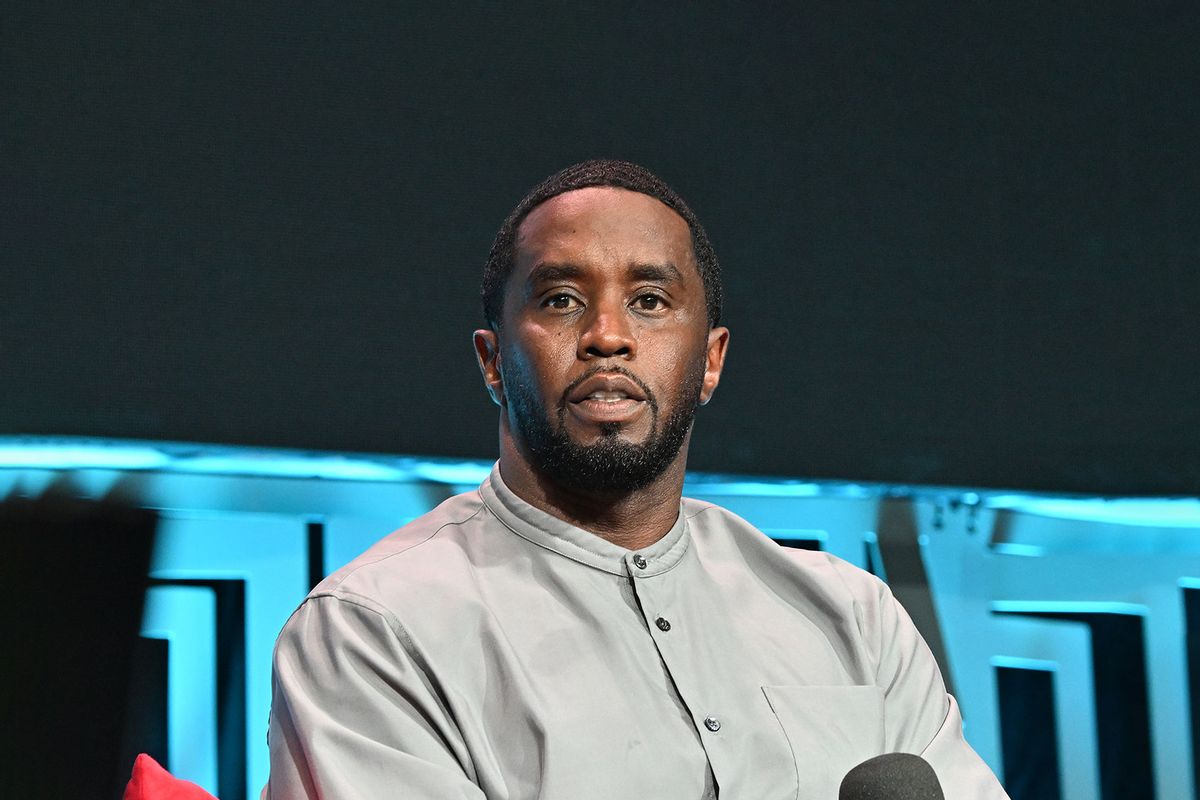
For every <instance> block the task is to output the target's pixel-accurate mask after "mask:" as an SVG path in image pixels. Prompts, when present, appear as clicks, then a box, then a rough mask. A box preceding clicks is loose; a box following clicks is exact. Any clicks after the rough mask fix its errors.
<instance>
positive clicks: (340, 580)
mask: <svg viewBox="0 0 1200 800" xmlns="http://www.w3.org/2000/svg"><path fill="white" fill-rule="evenodd" d="M479 500H480V505H479V508H477V509H475V510H474V511H472V512H471V513H470V515H468V516H466V517H464V518H463V519H458V520H450V521H448V522H444V523H442V524H441V525H439V526H437V527H436V528H434V530H433V531H432V532H431V533H430V534H429V535H428V536H426V537H425V538H424V539H421V540H420V541H416V542H413V543H412V544H410V545H408V546H407V547H404V548H403V549H400V550H397V551H396V552H394V553H388V554H386V555H381V556H379V557H378V558H376V559H374V560H372V561H367V562H365V563H362V564H359V565H358V566H356V567H355V568H354V569H352V570H350V571H349V572H347V573H346V574H345V575H342V576H341V577H339V578H338V580H337V583H335V584H334V585H333V586H332V587H330V588H329V589H326V590H325V591H323V592H322V594H326V593H330V592H332V591H334V590H338V591H345V592H346V593H347V594H354V593H353V592H351V591H349V590H342V589H341V586H342V585H343V584H344V583H345V582H346V581H348V580H350V578H351V577H352V576H353V575H354V573H356V572H358V571H359V570H360V569H364V568H366V567H371V566H374V565H376V564H382V563H383V562H384V561H387V560H388V559H389V558H393V557H395V556H401V555H404V554H405V553H407V552H408V551H410V550H413V549H415V548H417V547H420V546H421V545H423V544H425V543H426V542H428V541H429V540H430V539H432V538H433V537H435V536H437V535H438V534H439V533H441V532H442V531H443V530H445V529H446V528H449V527H451V526H453V525H465V524H467V523H468V522H470V521H471V520H472V519H474V518H475V517H476V516H477V515H478V514H479V512H481V511H482V510H483V509H484V508H485V507H486V506H487V503H486V502H484V501H483V496H482V495H480V498H479ZM488 510H489V511H490V510H491V509H488ZM409 524H411V523H409ZM312 596H314V597H316V596H320V595H312Z"/></svg>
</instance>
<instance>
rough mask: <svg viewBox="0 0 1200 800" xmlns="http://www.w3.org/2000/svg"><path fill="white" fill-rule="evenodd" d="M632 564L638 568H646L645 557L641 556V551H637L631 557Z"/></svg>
mask: <svg viewBox="0 0 1200 800" xmlns="http://www.w3.org/2000/svg"><path fill="white" fill-rule="evenodd" d="M633 565H634V566H635V567H637V568H638V569H645V568H646V559H644V558H642V554H641V553H638V554H636V555H635V556H634V557H633Z"/></svg>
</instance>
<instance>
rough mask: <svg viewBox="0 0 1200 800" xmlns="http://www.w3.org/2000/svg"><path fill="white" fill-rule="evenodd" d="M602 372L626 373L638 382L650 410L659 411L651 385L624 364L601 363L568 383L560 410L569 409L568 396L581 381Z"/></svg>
mask: <svg viewBox="0 0 1200 800" xmlns="http://www.w3.org/2000/svg"><path fill="white" fill-rule="evenodd" d="M600 372H604V373H607V374H609V375H613V374H617V375H624V376H625V377H626V378H629V380H631V381H633V382H634V383H636V384H637V386H638V388H639V389H641V390H642V394H644V395H645V396H646V402H647V403H649V404H650V410H651V411H658V398H657V397H655V396H654V392H653V391H651V390H650V387H649V386H647V385H646V382H645V381H643V380H642V379H641V378H639V377H638V376H637V375H634V374H633V373H632V372H630V371H629V370H627V369H625V368H624V367H622V366H604V365H601V366H598V367H592V368H591V369H589V370H588V371H587V372H585V373H583V374H582V375H580V376H579V377H578V378H576V379H575V380H573V381H571V383H570V384H568V385H567V388H566V389H564V390H563V393H562V397H560V398H559V400H558V410H559V412H560V413H563V412H565V411H566V410H567V398H568V397H570V396H571V393H572V392H574V391H575V390H576V389H578V388H579V385H580V384H581V383H583V382H584V381H586V380H587V379H588V378H590V377H592V376H593V375H596V374H598V373H600Z"/></svg>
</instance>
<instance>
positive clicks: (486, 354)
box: [471, 328, 504, 408]
mask: <svg viewBox="0 0 1200 800" xmlns="http://www.w3.org/2000/svg"><path fill="white" fill-rule="evenodd" d="M471 342H472V344H474V345H475V360H476V361H477V362H478V363H479V372H480V373H481V374H482V375H483V385H484V387H485V388H486V389H487V393H488V394H489V395H491V396H492V402H493V403H495V404H496V405H498V406H500V407H502V408H503V406H504V375H503V373H502V372H501V370H500V337H499V336H497V335H496V332H495V331H494V330H492V329H491V328H481V329H480V330H477V331H475V333H473V334H472V335H471Z"/></svg>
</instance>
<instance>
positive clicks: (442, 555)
mask: <svg viewBox="0 0 1200 800" xmlns="http://www.w3.org/2000/svg"><path fill="white" fill-rule="evenodd" d="M502 527H503V526H502V523H500V522H499V520H497V519H496V517H495V516H494V515H493V514H492V513H491V511H490V510H489V509H488V508H487V506H486V505H485V504H484V503H483V501H482V499H481V498H480V496H479V492H478V491H474V492H467V493H465V494H460V495H455V496H454V497H451V498H449V499H447V500H445V501H444V502H442V503H441V504H440V505H438V506H437V507H436V508H434V509H433V510H432V511H430V512H428V513H426V514H423V515H421V516H420V517H417V518H416V519H414V520H412V521H411V522H409V523H408V524H407V525H405V526H403V527H402V528H399V529H398V530H395V531H393V532H391V533H389V534H387V535H385V536H383V537H382V538H381V539H379V540H378V541H377V542H375V544H373V545H372V546H371V547H370V548H368V549H367V550H366V551H365V552H363V553H362V554H361V555H359V556H358V557H357V558H355V559H354V560H352V561H350V562H349V563H348V564H346V565H345V566H343V567H341V568H340V569H338V570H336V571H335V572H333V573H332V574H330V575H329V576H328V577H327V578H325V579H324V580H323V581H321V582H320V583H319V584H317V586H316V587H315V588H314V589H313V590H312V592H311V593H310V594H309V595H308V599H309V600H311V599H314V598H320V597H333V598H338V599H343V600H353V601H354V602H356V603H358V604H360V605H364V606H374V607H379V608H389V609H394V608H411V607H414V605H419V604H420V601H421V600H423V599H424V598H428V597H429V596H430V592H431V591H438V593H439V594H441V595H442V596H445V593H444V592H442V591H441V590H442V589H444V588H446V587H455V586H457V587H462V586H469V585H470V581H469V580H466V578H467V577H468V575H469V573H470V572H472V571H473V570H474V568H475V565H476V564H477V563H478V562H479V559H480V557H481V556H480V553H481V552H485V551H487V550H488V549H489V548H491V549H494V548H496V547H500V546H509V547H511V546H513V542H512V540H514V539H516V537H497V536H495V535H494V534H495V533H496V529H497V528H502ZM489 534H491V535H489Z"/></svg>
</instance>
